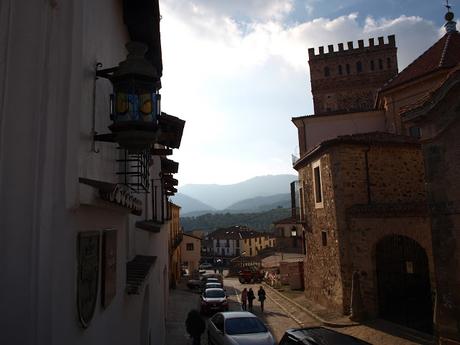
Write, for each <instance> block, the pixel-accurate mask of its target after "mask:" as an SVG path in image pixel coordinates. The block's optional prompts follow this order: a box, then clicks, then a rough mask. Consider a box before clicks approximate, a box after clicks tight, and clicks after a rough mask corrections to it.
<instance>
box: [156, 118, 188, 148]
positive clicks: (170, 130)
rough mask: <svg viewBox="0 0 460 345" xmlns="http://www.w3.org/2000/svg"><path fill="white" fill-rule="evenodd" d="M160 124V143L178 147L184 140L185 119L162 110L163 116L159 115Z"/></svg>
mask: <svg viewBox="0 0 460 345" xmlns="http://www.w3.org/2000/svg"><path fill="white" fill-rule="evenodd" d="M158 125H159V127H160V136H159V138H158V143H159V144H162V145H165V146H167V147H172V148H175V149H178V148H179V146H180V142H181V140H182V134H183V132H184V126H185V121H184V120H181V119H179V118H178V117H175V116H171V115H168V114H166V113H163V112H162V113H161V116H159V117H158Z"/></svg>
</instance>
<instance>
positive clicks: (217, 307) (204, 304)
mask: <svg viewBox="0 0 460 345" xmlns="http://www.w3.org/2000/svg"><path fill="white" fill-rule="evenodd" d="M200 308H201V313H202V314H209V313H215V312H217V311H226V310H228V301H227V295H226V294H225V291H224V289H222V288H211V289H206V290H204V292H203V294H202V295H201V303H200Z"/></svg>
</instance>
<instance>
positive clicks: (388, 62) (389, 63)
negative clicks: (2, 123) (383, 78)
mask: <svg viewBox="0 0 460 345" xmlns="http://www.w3.org/2000/svg"><path fill="white" fill-rule="evenodd" d="M387 68H388V69H390V68H391V59H390V58H387Z"/></svg>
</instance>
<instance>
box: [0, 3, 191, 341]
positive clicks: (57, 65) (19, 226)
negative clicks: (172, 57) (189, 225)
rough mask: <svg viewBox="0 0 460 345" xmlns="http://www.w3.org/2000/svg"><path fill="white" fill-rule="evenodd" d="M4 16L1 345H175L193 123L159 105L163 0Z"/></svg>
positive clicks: (12, 10)
mask: <svg viewBox="0 0 460 345" xmlns="http://www.w3.org/2000/svg"><path fill="white" fill-rule="evenodd" d="M0 18H1V20H0V32H1V33H2V34H1V35H0V46H2V47H4V48H5V49H2V52H1V53H0V55H1V57H0V60H1V61H2V68H1V69H0V80H2V82H1V83H0V118H1V121H0V132H1V145H0V157H1V162H2V164H1V166H0V205H1V207H0V219H1V220H0V222H1V233H2V236H1V241H0V271H1V272H2V284H1V286H0V305H1V306H2V310H5V311H6V312H5V313H3V314H4V315H3V316H4V317H3V318H2V322H1V323H0V324H1V326H0V343H1V344H24V345H28V344H85V345H91V344H120V345H122V344H123V345H124V344H141V345H147V344H153V343H158V344H163V343H164V340H165V317H166V313H167V301H168V294H169V287H168V286H169V284H168V281H169V276H170V269H171V267H169V265H170V256H169V254H170V253H169V252H168V242H169V241H170V231H169V230H170V229H171V228H170V222H171V219H172V218H171V212H174V211H171V207H172V205H171V203H170V202H169V200H168V198H169V196H171V195H173V194H174V193H175V192H176V188H175V187H174V186H175V185H177V180H175V179H174V178H173V177H172V176H173V174H174V173H176V172H177V169H178V163H177V162H174V161H172V160H170V159H168V158H167V156H168V155H171V154H172V149H174V148H179V146H180V142H181V137H182V131H183V127H184V121H182V120H180V119H179V118H177V117H174V116H170V115H167V114H166V113H164V112H162V111H161V108H160V98H161V96H160V92H159V90H160V89H161V79H160V78H161V76H162V70H163V69H162V55H161V40H160V11H159V4H158V0H151V1H107V0H101V1H80V0H78V1H60V2H57V1H39V2H27V3H26V2H24V1H10V0H7V1H2V2H1V3H0ZM25 98H26V99H27V100H26V101H25ZM19 119H20V120H19ZM176 238H177V236H176ZM173 270H174V271H175V268H174V267H173Z"/></svg>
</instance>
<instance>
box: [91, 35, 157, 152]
mask: <svg viewBox="0 0 460 345" xmlns="http://www.w3.org/2000/svg"><path fill="white" fill-rule="evenodd" d="M126 49H127V50H128V56H127V58H126V60H124V61H122V62H120V63H119V65H118V67H114V68H108V69H105V70H100V71H97V76H99V77H103V78H107V79H109V80H110V82H111V83H112V85H113V94H112V95H111V97H110V101H111V102H110V119H111V120H112V121H113V123H112V124H111V125H110V126H109V129H110V130H111V132H112V133H113V135H114V140H115V141H116V142H117V143H118V144H119V145H120V146H121V147H122V148H125V149H127V150H128V151H129V152H133V153H136V152H141V151H143V150H145V149H148V148H149V147H150V146H151V145H152V144H153V143H154V142H155V141H156V139H157V137H158V135H159V133H158V117H159V115H160V114H161V109H160V94H159V93H158V90H159V89H160V78H159V75H158V73H157V70H156V69H155V67H154V66H153V65H152V64H151V63H150V62H149V61H147V60H146V59H145V53H146V52H147V50H148V48H147V46H146V45H145V44H143V43H139V42H129V43H127V44H126Z"/></svg>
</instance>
